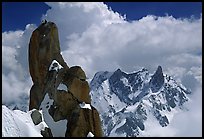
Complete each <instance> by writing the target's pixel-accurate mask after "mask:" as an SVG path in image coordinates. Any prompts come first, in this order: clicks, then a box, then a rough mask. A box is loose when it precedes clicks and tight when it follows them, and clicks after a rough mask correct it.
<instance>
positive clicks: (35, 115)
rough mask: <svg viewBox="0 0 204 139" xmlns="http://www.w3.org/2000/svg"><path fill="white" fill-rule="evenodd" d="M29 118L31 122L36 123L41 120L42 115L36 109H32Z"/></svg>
mask: <svg viewBox="0 0 204 139" xmlns="http://www.w3.org/2000/svg"><path fill="white" fill-rule="evenodd" d="M31 118H32V120H33V123H34V124H35V125H38V124H39V123H41V122H42V115H41V113H40V112H39V111H38V110H34V111H32V113H31Z"/></svg>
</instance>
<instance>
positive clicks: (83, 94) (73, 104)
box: [29, 22, 103, 137]
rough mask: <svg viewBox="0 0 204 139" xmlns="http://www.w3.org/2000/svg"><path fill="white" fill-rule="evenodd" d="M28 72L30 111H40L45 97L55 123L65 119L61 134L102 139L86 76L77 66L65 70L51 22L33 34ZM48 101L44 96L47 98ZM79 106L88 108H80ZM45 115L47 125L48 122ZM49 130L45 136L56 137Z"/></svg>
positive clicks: (53, 25) (45, 132)
mask: <svg viewBox="0 0 204 139" xmlns="http://www.w3.org/2000/svg"><path fill="white" fill-rule="evenodd" d="M29 69H30V74H31V77H32V80H33V86H32V88H31V90H30V104H29V109H30V110H31V109H33V108H35V109H42V102H43V104H44V102H45V101H46V100H45V95H46V94H48V97H49V99H50V101H46V103H47V106H46V109H47V111H48V114H49V115H50V116H51V117H52V119H53V121H54V122H58V121H60V120H67V121H68V122H67V129H66V130H65V131H66V132H65V133H63V135H60V136H69V137H73V136H75V137H86V136H87V134H88V133H89V132H91V133H93V134H94V136H95V137H97V136H98V137H99V136H102V135H103V133H102V129H101V124H100V118H99V114H98V111H97V110H96V109H95V108H94V107H92V106H91V104H90V103H91V97H90V95H89V92H90V88H89V85H88V82H87V81H86V74H85V72H84V71H83V70H82V68H81V67H79V66H74V67H70V68H69V67H68V66H67V64H66V62H65V61H64V60H63V58H62V55H61V54H60V45H59V39H58V30H57V26H56V25H55V24H54V23H53V22H46V23H42V24H41V25H40V26H39V27H38V28H37V29H36V30H35V31H34V32H33V33H32V36H31V39H30V43H29ZM46 98H47V97H46ZM81 103H86V104H87V105H90V107H91V109H88V108H82V107H80V104H81ZM42 112H43V114H44V119H45V122H46V121H47V124H48V126H49V124H50V123H49V122H50V120H48V118H47V117H46V116H47V114H45V113H46V112H45V111H42ZM52 130H55V129H54V128H52V129H51V131H49V129H47V130H46V131H43V132H42V134H43V135H44V136H46V137H47V136H51V135H53V136H55V135H54V134H52V133H53V132H52Z"/></svg>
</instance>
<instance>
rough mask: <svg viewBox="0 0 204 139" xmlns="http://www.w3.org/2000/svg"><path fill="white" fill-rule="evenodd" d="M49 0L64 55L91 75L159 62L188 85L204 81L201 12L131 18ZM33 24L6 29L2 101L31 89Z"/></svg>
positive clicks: (91, 5)
mask: <svg viewBox="0 0 204 139" xmlns="http://www.w3.org/2000/svg"><path fill="white" fill-rule="evenodd" d="M46 4H47V5H49V6H50V7H51V9H49V10H48V11H47V13H46V15H43V16H42V19H43V18H46V19H47V20H48V21H53V22H55V23H56V24H57V27H58V29H59V30H58V31H59V37H60V45H61V50H62V55H63V57H64V59H65V61H66V62H67V64H68V65H69V66H73V65H79V66H81V67H82V69H84V70H85V72H86V74H87V75H88V77H89V78H92V77H93V76H94V74H95V73H96V72H97V71H101V70H109V71H114V70H116V69H117V68H121V69H122V70H124V71H126V72H132V71H134V70H138V69H139V68H141V67H146V68H147V69H149V70H150V72H154V71H155V69H156V68H157V66H158V65H161V66H162V67H163V70H164V73H167V74H170V75H172V76H174V77H175V78H176V79H177V80H179V79H180V81H181V82H182V83H184V84H185V85H186V87H191V89H192V90H194V89H195V88H197V86H196V84H198V85H199V86H202V81H201V79H202V60H201V58H202V16H201V17H200V19H193V20H192V19H175V18H174V17H172V16H165V17H157V16H153V15H148V16H145V17H143V18H141V19H140V20H135V21H132V22H127V21H126V20H125V17H123V16H121V15H120V14H118V13H116V12H114V11H112V10H110V9H108V7H107V5H105V4H103V3H98V2H97V3H46ZM35 28H36V25H32V24H29V25H27V26H26V28H25V30H24V31H22V30H20V31H10V32H3V33H2V69H3V71H2V76H3V78H2V82H3V83H2V86H3V93H2V101H3V102H4V103H6V102H12V101H15V99H16V98H17V97H18V96H20V95H21V94H29V89H30V88H31V85H32V83H31V79H30V77H29V70H28V55H27V52H28V43H29V40H30V39H29V38H30V36H31V33H32V31H33V30H34V29H35ZM14 88H15V89H14ZM193 93H194V94H196V93H197V92H196V91H195V92H193ZM9 96H12V97H9ZM195 100H196V98H195ZM186 120H187V119H186ZM176 134H177V133H176ZM178 134H179V133H178ZM178 134H177V135H178Z"/></svg>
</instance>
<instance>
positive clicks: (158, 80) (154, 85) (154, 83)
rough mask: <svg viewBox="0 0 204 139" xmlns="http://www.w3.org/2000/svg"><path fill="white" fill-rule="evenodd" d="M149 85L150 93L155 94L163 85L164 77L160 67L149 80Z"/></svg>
mask: <svg viewBox="0 0 204 139" xmlns="http://www.w3.org/2000/svg"><path fill="white" fill-rule="evenodd" d="M150 84H151V89H152V92H157V91H158V90H159V89H160V88H161V87H162V85H163V84H164V75H163V72H162V67H161V66H158V68H157V70H156V72H155V73H154V75H153V76H152V78H151V81H150Z"/></svg>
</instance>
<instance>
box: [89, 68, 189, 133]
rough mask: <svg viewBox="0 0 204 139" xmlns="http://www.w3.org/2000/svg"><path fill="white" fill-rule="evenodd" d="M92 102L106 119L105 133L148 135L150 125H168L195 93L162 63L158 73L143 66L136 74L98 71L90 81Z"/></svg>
mask: <svg viewBox="0 0 204 139" xmlns="http://www.w3.org/2000/svg"><path fill="white" fill-rule="evenodd" d="M90 88H91V92H90V94H91V98H92V105H93V106H94V107H96V108H97V110H98V111H99V113H100V117H101V119H102V124H103V131H104V135H105V136H143V135H144V136H145V134H144V132H145V131H146V128H147V127H148V125H149V124H152V123H156V124H157V125H155V126H161V127H166V126H168V124H169V123H170V122H171V120H172V118H173V116H174V114H175V113H177V112H179V111H184V110H187V109H186V108H185V107H184V106H183V104H184V103H185V102H186V101H188V100H189V98H188V94H190V93H191V92H190V91H189V90H188V89H186V88H185V87H184V86H183V85H182V84H178V83H177V82H176V81H175V80H174V79H173V78H172V77H170V76H168V75H164V74H163V72H162V68H161V66H158V68H157V70H156V72H155V73H154V74H150V73H149V72H148V70H147V69H145V68H143V69H141V70H140V71H137V72H134V73H130V74H128V73H125V72H123V71H121V70H120V69H118V70H116V71H115V72H108V71H105V72H98V73H96V74H95V76H94V78H93V79H92V81H91V82H90Z"/></svg>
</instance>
